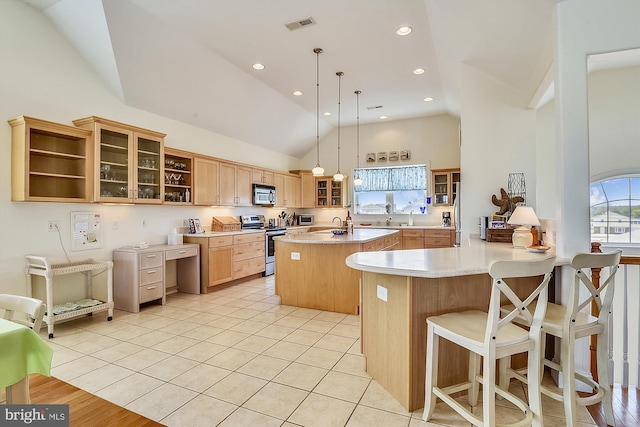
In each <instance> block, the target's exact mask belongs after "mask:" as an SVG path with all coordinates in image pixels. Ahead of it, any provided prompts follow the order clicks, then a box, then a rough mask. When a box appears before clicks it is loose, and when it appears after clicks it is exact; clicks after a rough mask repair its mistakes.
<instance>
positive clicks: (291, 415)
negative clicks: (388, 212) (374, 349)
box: [41, 276, 594, 427]
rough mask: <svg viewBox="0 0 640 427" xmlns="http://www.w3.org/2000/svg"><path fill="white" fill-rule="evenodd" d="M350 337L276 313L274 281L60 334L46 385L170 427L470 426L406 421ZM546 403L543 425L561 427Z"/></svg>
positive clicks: (304, 312) (298, 311) (301, 316)
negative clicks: (75, 390) (65, 387)
mask: <svg viewBox="0 0 640 427" xmlns="http://www.w3.org/2000/svg"><path fill="white" fill-rule="evenodd" d="M41 335H42V336H43V337H44V338H45V339H46V328H43V330H42V332H41ZM358 337H359V326H358V316H353V315H345V314H339V313H331V312H324V311H318V310H310V309H303V308H296V307H290V306H282V305H280V304H279V297H277V296H275V295H274V276H270V277H267V278H260V279H255V280H252V281H249V282H246V283H244V284H241V285H236V286H233V287H229V288H226V289H221V290H220V291H217V292H214V293H210V294H206V295H190V294H182V293H179V294H174V295H170V296H169V297H168V298H167V304H166V305H165V306H160V305H149V306H145V307H144V308H143V309H142V311H141V312H140V313H138V314H133V313H127V312H122V311H116V312H115V314H114V319H113V321H111V322H107V321H106V313H104V312H103V313H96V314H94V316H92V317H86V318H82V319H76V320H73V321H70V322H66V323H61V324H58V325H56V326H55V338H54V339H52V340H48V342H49V344H50V345H51V346H52V347H53V348H54V356H53V369H52V375H53V376H55V377H57V378H60V379H61V380H64V381H66V382H69V383H71V384H73V385H75V386H76V387H79V388H81V389H84V390H86V391H89V392H91V393H94V394H96V395H98V396H100V397H102V398H104V399H107V400H109V401H111V402H113V403H115V404H118V405H120V406H123V407H125V408H128V409H130V410H132V411H134V412H137V413H140V414H142V415H144V416H146V417H148V418H151V419H153V420H156V421H158V422H160V423H162V424H166V425H168V426H179V427H187V426H188V427H197V426H207V427H210V426H233V427H241V426H252V427H255V426H267V427H268V426H349V427H356V426H367V427H372V426H384V427H393V426H409V427H418V426H442V425H445V426H468V425H470V424H469V423H468V422H466V421H465V420H464V419H462V418H461V417H459V416H457V415H456V414H454V413H452V411H451V410H449V409H448V408H447V407H446V406H444V405H443V404H438V406H437V408H436V413H435V416H434V418H433V419H432V420H431V422H430V423H425V422H423V421H422V420H421V417H422V409H420V410H418V411H415V412H413V413H411V412H407V411H405V410H404V408H403V407H402V406H400V404H399V403H398V402H397V401H396V400H395V399H393V398H392V397H391V396H390V395H389V394H388V393H387V392H386V391H385V390H384V389H383V388H382V387H380V386H379V385H378V384H377V383H376V381H374V380H372V379H371V377H369V376H368V375H367V373H366V372H365V371H364V357H363V356H362V355H361V354H360V352H359V348H360V344H359V339H358ZM512 387H513V388H515V389H516V391H517V392H518V393H520V394H521V395H522V396H524V390H523V388H522V386H521V385H520V383H517V382H514V383H512ZM543 400H544V408H543V409H544V413H545V420H544V421H545V425H546V426H562V425H564V419H563V418H562V405H561V403H559V402H554V401H551V400H549V399H546V398H544V397H543ZM498 404H499V405H502V404H503V403H502V402H500V401H499V403H498ZM478 410H481V408H479V407H476V408H474V411H478ZM513 415H514V410H513V409H511V408H507V407H502V408H501V409H500V411H499V417H500V419H501V420H503V419H504V420H506V419H510V418H511V417H512V416H513ZM581 421H582V423H581V424H580V425H582V426H589V425H594V423H593V421H592V419H591V417H590V416H589V414H588V412H587V411H586V410H584V409H583V410H582V411H581Z"/></svg>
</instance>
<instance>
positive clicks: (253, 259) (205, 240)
mask: <svg viewBox="0 0 640 427" xmlns="http://www.w3.org/2000/svg"><path fill="white" fill-rule="evenodd" d="M184 240H185V242H189V243H198V244H199V245H200V251H201V252H202V253H203V254H204V253H206V254H207V256H204V255H203V256H202V257H201V258H200V285H201V291H202V292H203V293H207V292H208V291H209V290H210V288H211V287H214V286H217V285H221V284H223V283H229V282H231V281H235V280H241V279H244V278H245V277H249V276H252V275H257V274H261V273H262V272H264V271H265V235H264V232H257V233H245V234H242V233H239V234H225V235H219V236H215V235H213V236H212V235H210V236H194V235H189V236H185V237H184Z"/></svg>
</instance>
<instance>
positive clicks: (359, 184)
mask: <svg viewBox="0 0 640 427" xmlns="http://www.w3.org/2000/svg"><path fill="white" fill-rule="evenodd" d="M354 93H355V94H356V113H357V115H356V170H357V172H356V179H354V180H353V185H354V186H356V187H360V186H361V185H362V179H361V178H360V94H361V93H362V91H359V90H357V91H355V92H354Z"/></svg>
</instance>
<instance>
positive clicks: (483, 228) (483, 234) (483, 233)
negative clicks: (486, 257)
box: [478, 216, 489, 240]
mask: <svg viewBox="0 0 640 427" xmlns="http://www.w3.org/2000/svg"><path fill="white" fill-rule="evenodd" d="M478 227H480V238H481V239H482V240H487V228H489V217H488V216H481V217H480V223H479V224H478Z"/></svg>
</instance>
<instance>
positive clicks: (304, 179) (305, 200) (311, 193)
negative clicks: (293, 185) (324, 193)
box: [300, 172, 316, 208]
mask: <svg viewBox="0 0 640 427" xmlns="http://www.w3.org/2000/svg"><path fill="white" fill-rule="evenodd" d="M315 185H316V179H315V177H314V176H313V174H312V173H311V172H301V173H300V188H301V192H300V194H301V196H300V197H301V200H302V206H301V207H303V208H315V207H316V198H315Z"/></svg>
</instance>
